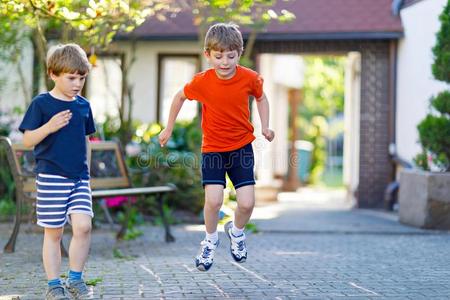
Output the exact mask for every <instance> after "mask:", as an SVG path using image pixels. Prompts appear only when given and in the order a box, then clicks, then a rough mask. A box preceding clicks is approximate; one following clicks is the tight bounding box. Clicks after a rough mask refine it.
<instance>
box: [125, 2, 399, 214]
mask: <svg viewBox="0 0 450 300" xmlns="http://www.w3.org/2000/svg"><path fill="white" fill-rule="evenodd" d="M391 6H392V3H391V0H379V1H371V0H347V1H345V5H343V4H342V1H340V0H315V1H305V0H297V1H289V2H284V1H279V2H278V4H277V7H275V8H274V9H275V10H277V9H282V8H286V9H288V10H290V11H291V12H293V13H294V14H295V15H296V19H295V21H293V22H291V23H288V24H271V25H270V26H268V28H267V30H266V31H264V32H263V33H261V34H259V35H258V38H257V41H256V44H255V47H254V56H255V57H256V61H257V66H256V68H257V69H258V70H259V71H260V72H261V74H262V75H263V77H264V78H265V90H266V93H267V95H268V98H269V101H270V102H271V108H272V111H271V126H272V127H273V128H274V129H275V131H276V132H277V139H276V142H274V143H271V144H264V145H261V146H260V143H262V142H261V140H260V139H257V141H256V143H255V145H254V146H255V149H256V152H258V154H257V155H258V156H257V158H258V159H257V161H259V162H260V163H259V164H258V166H257V176H258V179H259V182H260V183H261V184H262V185H270V184H271V183H273V182H276V180H275V178H279V177H280V175H281V176H285V175H286V172H287V165H288V164H289V163H291V162H290V157H289V155H288V149H289V145H288V144H289V143H288V138H287V131H288V124H287V122H286V120H287V117H288V116H287V112H288V107H289V101H288V92H289V89H290V88H291V87H289V86H285V85H283V84H282V83H280V82H279V81H277V80H276V79H275V78H273V76H275V74H276V73H277V72H276V70H275V69H276V65H277V63H276V61H277V59H279V57H277V56H276V55H278V54H296V55H301V54H302V55H305V54H316V55H319V54H328V55H342V56H345V57H347V61H348V66H347V72H346V101H345V102H346V108H345V110H346V114H345V115H346V120H345V122H346V124H347V128H346V130H347V131H346V134H345V139H346V143H345V144H346V151H345V153H346V154H345V159H344V166H345V170H344V173H345V180H346V184H347V187H348V190H349V195H350V196H355V197H356V198H357V200H358V202H357V203H358V206H359V207H380V206H381V205H382V199H383V193H384V189H385V187H386V185H387V183H388V182H389V181H390V180H391V179H392V178H393V176H394V174H393V168H392V165H391V163H390V161H389V155H388V148H389V144H390V143H391V142H393V141H394V139H395V135H394V132H393V130H392V128H393V124H394V123H395V115H394V95H395V92H394V91H395V89H394V88H395V87H394V82H395V80H394V79H395V77H394V75H395V53H396V49H397V42H398V40H399V39H400V38H401V37H402V36H403V27H402V23H401V20H400V17H399V16H396V15H394V14H393V13H392V10H391ZM245 33H246V31H245V30H244V38H245ZM132 41H133V42H132ZM132 45H134V47H135V48H134V49H135V55H136V58H137V60H136V61H135V64H134V66H133V67H132V69H131V73H130V77H131V78H133V79H132V80H131V81H132V82H133V83H134V95H135V97H134V98H135V102H134V104H133V105H134V116H135V117H137V118H139V119H141V120H144V121H155V120H158V121H164V118H166V114H167V110H168V105H169V104H168V102H167V101H169V102H170V95H172V94H173V93H174V92H175V90H171V89H172V86H173V87H175V86H176V87H177V88H179V87H180V86H183V84H184V82H186V79H188V78H189V77H190V76H192V72H194V71H195V70H199V69H201V68H205V67H206V64H205V61H204V60H203V59H202V58H201V45H200V43H199V42H198V41H197V29H196V27H195V26H193V23H192V15H191V12H190V10H185V11H181V12H180V13H178V14H176V15H172V16H171V18H169V20H167V21H165V22H160V21H158V20H156V19H150V20H148V21H147V22H145V23H144V24H143V25H141V26H140V27H139V28H137V29H136V30H135V31H134V32H133V33H132V35H130V36H127V37H125V38H122V39H120V40H118V41H117V43H116V46H117V49H118V51H125V52H126V53H127V55H130V53H131V52H132V50H131V49H132V47H131V46H132ZM199 66H201V68H199ZM183 110H184V108H183ZM190 112H195V107H194V108H192V107H191V108H189V109H186V113H190ZM255 132H258V130H257V129H256V130H255Z"/></svg>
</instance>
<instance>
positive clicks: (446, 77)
mask: <svg viewBox="0 0 450 300" xmlns="http://www.w3.org/2000/svg"><path fill="white" fill-rule="evenodd" d="M439 19H440V21H441V28H440V30H439V32H438V33H437V35H436V37H437V42H436V45H435V46H434V48H433V54H434V63H433V65H432V73H433V75H434V77H435V78H436V79H437V80H441V81H444V82H447V83H450V1H449V2H448V3H447V5H446V6H445V8H444V11H443V12H442V14H441V15H440V17H439ZM417 129H418V130H419V141H420V143H421V144H422V149H423V151H422V153H420V154H419V155H417V156H416V159H415V161H416V164H418V165H419V166H421V167H422V168H424V169H426V170H427V169H429V164H428V162H429V159H428V158H429V157H431V160H432V161H433V163H434V164H435V165H436V166H437V168H439V169H440V170H442V171H446V172H450V92H449V91H443V92H441V93H440V94H438V95H437V96H435V97H432V98H431V99H430V111H429V112H428V114H427V116H426V117H425V119H424V120H422V121H421V122H420V123H419V125H418V126H417Z"/></svg>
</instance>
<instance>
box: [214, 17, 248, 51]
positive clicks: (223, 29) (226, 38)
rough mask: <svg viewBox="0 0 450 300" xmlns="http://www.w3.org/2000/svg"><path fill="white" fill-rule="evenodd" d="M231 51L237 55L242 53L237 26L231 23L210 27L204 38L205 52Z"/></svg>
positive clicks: (240, 35) (242, 45)
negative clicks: (234, 51)
mask: <svg viewBox="0 0 450 300" xmlns="http://www.w3.org/2000/svg"><path fill="white" fill-rule="evenodd" d="M211 50H214V51H221V52H222V51H233V50H236V51H237V52H238V54H239V55H241V54H242V52H243V51H244V42H243V40H242V34H241V32H240V31H239V26H238V25H236V24H233V23H217V24H214V25H212V26H211V27H210V28H209V29H208V32H207V33H206V37H205V51H207V52H208V53H209V52H210V51H211Z"/></svg>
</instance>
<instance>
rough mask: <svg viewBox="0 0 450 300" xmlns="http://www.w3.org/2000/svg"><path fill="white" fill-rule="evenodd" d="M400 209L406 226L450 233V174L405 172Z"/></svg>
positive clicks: (401, 183) (403, 172) (400, 193)
mask: <svg viewBox="0 0 450 300" xmlns="http://www.w3.org/2000/svg"><path fill="white" fill-rule="evenodd" d="M399 205H400V207H399V215H400V222H402V223H404V224H407V225H412V226H415V227H420V228H426V229H444V230H450V173H433V172H425V171H418V170H403V171H402V172H401V174H400V191H399Z"/></svg>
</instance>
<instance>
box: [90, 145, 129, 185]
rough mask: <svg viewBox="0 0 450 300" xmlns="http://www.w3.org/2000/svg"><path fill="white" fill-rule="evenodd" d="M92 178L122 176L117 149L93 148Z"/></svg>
mask: <svg viewBox="0 0 450 300" xmlns="http://www.w3.org/2000/svg"><path fill="white" fill-rule="evenodd" d="M90 172H91V178H111V177H122V176H123V175H122V173H121V171H120V167H119V162H118V161H117V157H116V151H115V149H112V150H99V149H97V150H95V149H92V150H91V170H90Z"/></svg>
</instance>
